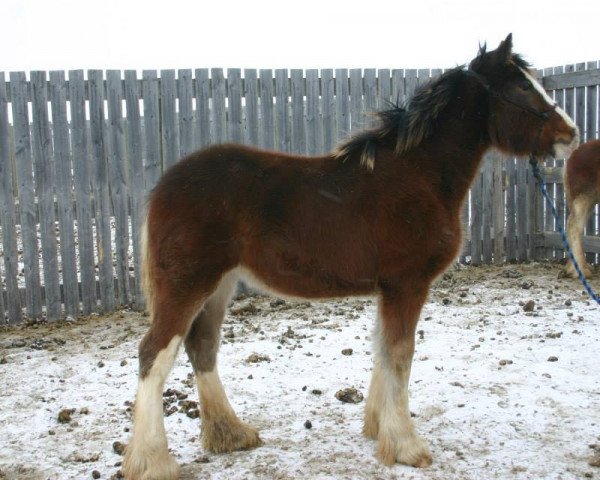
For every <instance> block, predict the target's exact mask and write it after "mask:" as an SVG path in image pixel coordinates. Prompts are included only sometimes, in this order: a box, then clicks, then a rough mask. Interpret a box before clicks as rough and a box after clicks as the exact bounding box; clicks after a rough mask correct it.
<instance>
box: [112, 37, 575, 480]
mask: <svg viewBox="0 0 600 480" xmlns="http://www.w3.org/2000/svg"><path fill="white" fill-rule="evenodd" d="M380 120H381V124H380V126H379V127H377V128H375V129H373V130H370V131H367V132H364V133H361V134H359V135H358V136H356V137H354V138H351V139H349V140H348V141H347V142H346V143H345V144H343V145H342V146H341V147H340V148H339V149H338V150H336V151H335V152H333V153H331V154H329V155H325V156H321V157H315V158H307V157H300V156H293V155H287V154H284V153H278V152H267V151H262V150H257V149H254V148H248V147H244V146H239V145H223V146H215V147H212V148H209V149H207V150H203V151H200V152H197V153H194V154H192V155H190V156H188V157H186V158H184V159H182V160H181V161H180V162H178V163H177V164H176V165H174V166H173V167H172V168H170V169H169V170H168V171H167V172H166V173H165V174H164V176H163V177H162V180H161V181H160V182H159V184H158V185H157V186H156V188H155V190H154V191H153V193H152V196H151V198H150V202H149V209H148V217H147V220H146V226H145V230H144V247H143V250H144V275H145V285H144V289H145V293H146V295H147V300H148V306H149V310H150V314H151V318H152V325H151V327H150V330H149V331H148V333H147V334H146V336H145V337H144V339H143V340H142V342H141V345H140V354H139V361H140V379H139V386H138V393H137V398H136V405H135V415H134V430H133V438H132V439H131V441H130V443H129V446H128V448H127V453H126V457H125V461H124V473H125V476H126V477H127V478H129V479H172V478H176V477H177V475H178V467H177V464H176V462H175V460H174V459H173V458H172V457H171V456H170V454H169V452H168V449H167V438H166V435H165V430H164V423H163V409H162V397H161V391H162V388H163V384H164V381H165V378H166V376H167V374H168V372H169V370H170V368H171V366H172V364H173V361H174V358H175V355H176V354H177V351H178V349H179V346H180V345H181V343H182V342H183V343H184V344H185V349H186V351H187V354H188V355H189V358H190V360H191V363H192V365H193V368H194V372H195V374H196V380H197V384H198V391H199V396H200V402H201V422H202V430H201V440H202V445H203V447H204V448H205V449H207V450H210V451H213V452H230V451H233V450H239V449H247V448H251V447H256V446H257V445H260V443H261V440H260V438H259V435H258V432H257V431H256V430H255V429H254V428H252V427H251V426H249V425H247V424H245V423H243V422H242V421H241V420H239V419H238V417H237V416H236V414H235V413H234V411H233V409H232V408H231V405H230V404H229V401H228V399H227V397H226V395H225V391H224V390H223V386H222V385H221V381H220V379H219V375H218V373H217V366H216V357H217V350H218V347H219V341H220V340H219V338H220V333H219V330H220V326H221V322H222V321H223V316H224V313H225V309H226V307H227V305H228V302H229V301H230V299H231V296H232V293H233V291H234V288H235V285H236V283H237V282H238V280H239V279H243V280H244V281H246V282H250V283H252V284H258V285H259V286H262V287H264V288H265V289H267V291H271V292H275V293H276V294H277V295H283V296H291V297H301V298H332V297H346V296H351V295H374V296H377V298H378V301H379V314H378V319H377V326H376V336H375V337H376V342H375V343H376V350H377V354H376V358H375V363H374V369H373V376H372V380H371V386H370V390H369V396H368V401H367V404H366V411H365V422H364V434H365V435H366V436H367V437H369V438H372V439H376V440H378V448H377V456H378V458H379V460H380V461H381V462H383V463H384V464H386V465H392V464H393V463H395V462H400V463H405V464H409V465H414V466H418V467H424V466H427V465H429V464H430V463H431V454H430V452H429V448H428V446H427V444H426V442H425V441H424V440H423V439H422V438H421V437H420V436H419V435H418V434H417V433H416V431H415V428H414V426H413V422H412V420H411V418H410V412H409V408H408V380H409V374H410V370H411V364H412V357H413V352H414V335H415V326H416V324H417V321H418V319H419V313H420V311H421V308H422V307H423V304H424V303H425V301H426V299H427V294H428V291H429V287H430V285H431V282H432V281H433V280H434V279H435V278H436V276H438V275H439V274H440V273H441V272H443V270H444V269H445V268H446V267H447V266H448V265H449V264H450V263H451V262H452V260H453V259H454V258H455V257H456V255H457V252H458V250H459V247H460V244H461V222H460V211H461V205H462V203H463V200H464V198H465V195H466V194H467V191H468V189H469V185H470V184H471V182H472V180H473V178H474V176H475V174H476V172H477V170H478V167H479V164H480V161H481V158H482V156H483V154H484V153H485V152H486V151H487V150H488V149H489V148H491V147H496V148H498V149H500V150H502V151H505V152H508V153H510V154H516V155H523V154H527V153H529V152H530V151H531V150H532V149H533V150H535V151H536V152H537V153H538V154H539V155H541V156H542V155H548V154H554V153H557V152H559V153H561V154H564V152H567V154H568V153H570V151H572V150H573V149H574V148H575V147H576V146H577V144H578V142H579V140H578V131H577V127H576V126H575V125H574V124H573V122H572V121H571V120H570V119H569V118H568V116H567V115H566V114H565V113H564V112H563V111H562V110H560V109H559V108H557V107H556V106H555V105H553V104H552V102H551V100H550V99H549V98H548V96H547V95H546V94H545V92H544V90H543V89H542V87H541V86H540V85H539V84H538V83H537V81H536V80H535V79H534V78H533V76H532V75H531V73H530V72H529V70H528V66H527V64H526V63H525V62H524V61H523V59H522V58H521V57H520V56H518V55H515V54H513V53H512V38H511V36H510V35H509V36H508V37H507V38H506V40H505V41H503V42H502V43H501V44H500V46H499V47H498V48H497V49H496V50H494V51H491V52H487V51H486V49H485V47H483V48H481V49H480V52H479V54H478V55H477V57H476V58H475V59H474V60H473V61H472V62H471V63H470V65H469V67H468V68H466V69H465V68H462V67H459V68H455V69H453V70H450V71H448V72H446V73H445V74H444V75H442V76H441V77H439V78H438V79H436V80H434V81H432V82H431V83H429V84H427V85H425V86H423V87H422V88H420V89H419V90H418V91H417V92H416V94H415V95H414V97H413V99H412V100H411V101H410V103H409V104H408V106H407V108H406V109H403V108H393V109H392V110H390V111H386V112H383V113H381V114H380Z"/></svg>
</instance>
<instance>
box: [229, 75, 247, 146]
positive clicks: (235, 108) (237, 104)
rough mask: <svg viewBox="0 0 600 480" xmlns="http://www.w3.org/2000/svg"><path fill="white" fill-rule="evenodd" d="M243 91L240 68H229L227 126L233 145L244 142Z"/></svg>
mask: <svg viewBox="0 0 600 480" xmlns="http://www.w3.org/2000/svg"><path fill="white" fill-rule="evenodd" d="M242 89H243V87H242V71H241V70H240V69H239V68H229V69H228V70H227V97H228V100H229V102H228V103H229V108H228V111H229V114H228V118H227V124H228V127H229V139H230V140H231V141H232V142H233V143H242V142H243V141H244V135H243V132H242Z"/></svg>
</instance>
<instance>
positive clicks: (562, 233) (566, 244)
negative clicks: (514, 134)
mask: <svg viewBox="0 0 600 480" xmlns="http://www.w3.org/2000/svg"><path fill="white" fill-rule="evenodd" d="M529 163H530V164H531V169H532V170H533V176H534V177H535V179H536V180H537V182H538V185H539V186H540V190H541V192H542V195H544V197H545V198H546V201H547V202H548V205H549V206H550V208H551V209H552V215H554V218H555V219H556V226H557V227H558V231H559V232H560V236H561V237H562V242H563V248H564V250H565V252H567V255H569V258H570V259H571V262H573V266H574V267H575V270H576V271H577V275H579V280H581V283H582V284H583V286H584V287H585V289H586V291H587V292H588V294H589V296H590V297H592V300H594V301H595V302H596V303H597V304H598V305H600V297H599V296H598V295H597V294H596V293H595V292H594V290H592V287H591V286H590V284H589V283H588V281H587V279H586V278H585V275H584V274H583V272H582V271H581V268H580V267H579V264H578V263H577V260H575V256H574V255H573V252H572V251H571V247H570V246H569V242H568V241H567V236H566V235H565V230H564V228H563V226H562V224H561V222H560V219H559V218H558V213H557V211H556V208H555V207H554V204H553V203H552V199H551V198H550V195H548V191H547V190H546V183H545V182H544V179H543V178H542V175H541V173H540V167H539V166H538V163H537V160H536V159H535V158H534V157H533V156H531V158H530V159H529Z"/></svg>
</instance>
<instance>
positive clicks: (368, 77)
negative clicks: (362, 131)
mask: <svg viewBox="0 0 600 480" xmlns="http://www.w3.org/2000/svg"><path fill="white" fill-rule="evenodd" d="M363 83H364V100H365V101H364V109H365V111H364V114H363V118H364V125H365V127H372V126H373V125H374V124H375V113H376V112H377V110H378V109H379V105H378V100H379V99H378V95H377V70H375V69H374V68H366V69H365V71H364V80H363Z"/></svg>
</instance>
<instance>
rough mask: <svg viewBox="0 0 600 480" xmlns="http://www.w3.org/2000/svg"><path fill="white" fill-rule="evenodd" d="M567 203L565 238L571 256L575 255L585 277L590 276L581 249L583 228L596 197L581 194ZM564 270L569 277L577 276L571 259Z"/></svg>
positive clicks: (589, 268) (590, 271) (590, 273)
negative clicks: (568, 209) (571, 252)
mask: <svg viewBox="0 0 600 480" xmlns="http://www.w3.org/2000/svg"><path fill="white" fill-rule="evenodd" d="M569 203H570V205H569V208H570V211H569V218H568V220H567V240H568V241H569V245H571V250H572V251H573V256H574V257H575V260H577V263H578V264H579V267H580V268H581V271H582V272H583V274H584V275H585V277H586V278H590V277H591V276H592V269H591V267H590V266H589V265H588V263H587V260H586V258H585V251H584V250H583V228H584V226H585V223H586V222H587V219H588V217H589V215H590V211H591V210H592V207H593V206H594V205H595V203H596V199H595V198H594V196H593V195H592V194H581V195H578V196H577V197H575V198H574V199H572V200H571V202H569ZM566 272H567V275H569V276H570V277H572V278H578V275H577V271H576V270H575V266H574V265H573V262H571V260H569V261H568V262H567V268H566Z"/></svg>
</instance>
